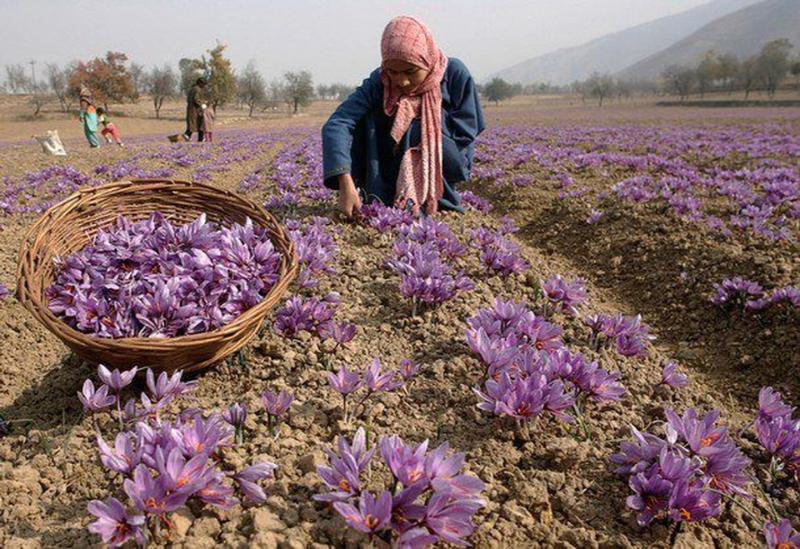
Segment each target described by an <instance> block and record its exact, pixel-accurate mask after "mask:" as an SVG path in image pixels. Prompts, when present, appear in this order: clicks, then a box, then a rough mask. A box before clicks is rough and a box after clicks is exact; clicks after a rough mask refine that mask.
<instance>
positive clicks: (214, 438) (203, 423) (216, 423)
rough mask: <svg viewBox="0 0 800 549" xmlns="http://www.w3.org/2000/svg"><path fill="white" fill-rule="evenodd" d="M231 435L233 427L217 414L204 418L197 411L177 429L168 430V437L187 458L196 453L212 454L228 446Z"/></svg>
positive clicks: (232, 434)
mask: <svg viewBox="0 0 800 549" xmlns="http://www.w3.org/2000/svg"><path fill="white" fill-rule="evenodd" d="M233 436H234V430H233V428H231V427H230V426H229V425H228V424H227V423H226V422H225V420H223V419H222V417H220V416H219V415H217V414H214V415H212V416H210V417H209V418H208V419H205V420H204V419H203V418H202V416H201V415H200V414H199V413H196V414H195V415H194V417H193V418H192V419H191V420H187V421H186V422H185V423H183V424H182V425H181V426H180V428H179V429H172V430H171V432H170V438H171V439H172V440H173V441H174V442H175V443H176V444H177V445H178V448H180V449H181V451H182V452H183V455H184V456H185V457H187V458H191V457H194V456H195V455H197V454H207V455H208V456H213V455H214V454H215V453H216V452H217V450H218V449H220V448H222V447H225V446H229V445H230V444H231V439H232V438H233Z"/></svg>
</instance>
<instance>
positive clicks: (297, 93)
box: [283, 71, 314, 113]
mask: <svg viewBox="0 0 800 549" xmlns="http://www.w3.org/2000/svg"><path fill="white" fill-rule="evenodd" d="M283 77H284V78H285V79H286V87H285V89H284V92H285V97H286V101H287V102H291V104H292V105H293V109H292V112H293V113H297V110H298V108H299V107H305V106H307V105H310V104H311V100H312V99H313V98H314V80H313V78H312V77H311V73H310V72H308V71H300V72H287V73H286V74H284V75H283Z"/></svg>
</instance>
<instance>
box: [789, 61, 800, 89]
mask: <svg viewBox="0 0 800 549" xmlns="http://www.w3.org/2000/svg"><path fill="white" fill-rule="evenodd" d="M789 72H791V73H792V76H794V77H795V78H796V79H797V90H798V91H800V60H797V61H795V62H794V63H792V68H791V69H789Z"/></svg>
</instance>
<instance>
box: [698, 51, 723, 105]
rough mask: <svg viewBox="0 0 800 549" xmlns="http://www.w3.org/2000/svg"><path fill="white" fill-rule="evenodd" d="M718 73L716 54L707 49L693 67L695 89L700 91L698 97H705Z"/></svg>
mask: <svg viewBox="0 0 800 549" xmlns="http://www.w3.org/2000/svg"><path fill="white" fill-rule="evenodd" d="M718 73H719V65H718V64H717V59H716V54H715V53H714V52H713V51H712V50H709V51H708V52H706V55H705V57H704V58H703V60H702V61H700V64H699V65H697V69H695V81H696V82H697V91H698V92H699V93H700V98H701V99H702V98H703V97H705V95H706V92H707V91H709V90H710V88H711V86H712V85H713V83H714V80H716V79H717V75H718Z"/></svg>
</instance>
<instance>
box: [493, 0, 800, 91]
mask: <svg viewBox="0 0 800 549" xmlns="http://www.w3.org/2000/svg"><path fill="white" fill-rule="evenodd" d="M759 1H760V0H715V1H713V2H710V3H708V4H704V5H702V6H698V7H696V8H693V9H690V10H688V11H685V12H682V13H678V14H676V15H670V16H668V17H662V18H660V19H656V20H655V21H651V22H649V23H644V24H642V25H637V26H635V27H631V28H629V29H625V30H623V31H620V32H615V33H613V34H608V35H606V36H602V37H600V38H597V39H595V40H592V41H591V42H588V43H586V44H582V45H580V46H576V47H571V48H564V49H560V50H557V51H554V52H551V53H548V54H545V55H541V56H538V57H534V58H532V59H528V60H526V61H523V62H521V63H517V64H516V65H513V66H511V67H508V68H507V69H504V70H501V71H498V72H496V73H494V74H492V75H491V76H490V77H489V78H493V77H495V76H499V77H500V78H503V79H505V80H507V81H509V82H520V83H522V84H531V83H533V82H550V83H551V84H556V85H561V84H569V83H570V82H573V81H575V80H583V79H585V78H587V77H588V76H589V75H590V74H591V73H592V72H593V71H600V72H609V73H614V72H617V71H620V70H622V69H624V68H626V67H629V66H630V65H632V64H634V63H636V62H637V61H639V60H642V59H644V58H646V57H647V56H649V55H652V54H654V53H656V52H659V51H661V50H663V49H664V48H667V47H669V46H671V45H672V44H674V43H675V42H677V41H678V40H680V39H682V38H685V37H687V36H689V35H690V34H692V33H693V32H695V31H696V30H698V29H700V28H701V27H703V26H704V25H706V24H707V23H709V22H711V21H713V20H715V19H717V18H719V17H721V16H724V15H727V14H729V13H731V12H734V11H737V10H739V9H741V8H743V7H745V6H749V5H752V4H754V3H755V2H759ZM795 1H798V2H800V0H795Z"/></svg>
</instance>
